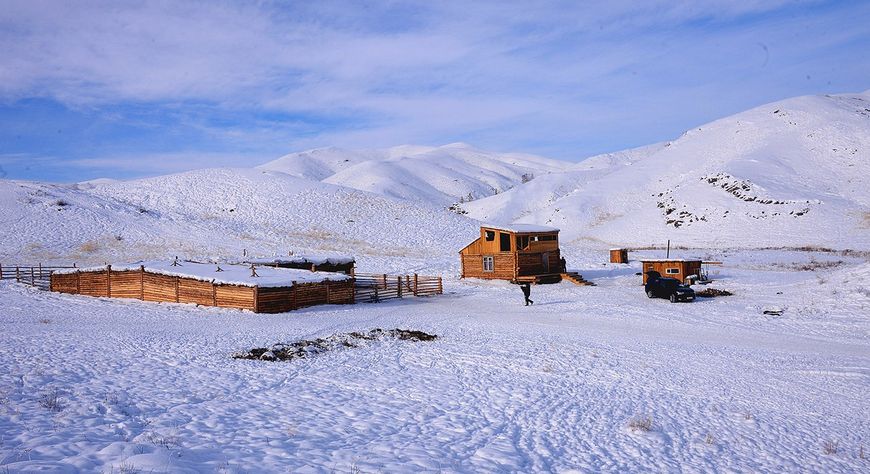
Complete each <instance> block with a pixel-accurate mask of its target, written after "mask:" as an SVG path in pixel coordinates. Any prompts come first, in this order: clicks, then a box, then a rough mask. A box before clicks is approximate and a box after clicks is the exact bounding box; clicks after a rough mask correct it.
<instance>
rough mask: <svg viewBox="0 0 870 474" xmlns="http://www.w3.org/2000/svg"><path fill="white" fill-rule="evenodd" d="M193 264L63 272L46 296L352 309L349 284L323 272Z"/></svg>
mask: <svg viewBox="0 0 870 474" xmlns="http://www.w3.org/2000/svg"><path fill="white" fill-rule="evenodd" d="M254 271H255V272H256V275H253V273H254V272H253V271H252V270H251V268H250V266H247V265H224V264H221V265H217V264H212V263H209V264H206V263H196V262H186V261H185V262H172V263H169V262H149V263H140V264H134V265H116V266H115V267H113V266H112V265H107V266H105V267H95V268H81V269H65V270H59V271H55V272H54V273H52V275H51V285H50V289H51V291H56V292H60V293H69V294H78V295H87V296H99V297H106V298H133V299H138V300H143V301H153V302H172V303H195V304H199V305H203V306H218V307H222V308H236V309H245V310H249V311H254V312H257V313H283V312H285V311H290V310H294V309H298V308H303V307H306V306H314V305H319V304H353V302H354V280H353V278H351V277H349V276H346V275H342V274H338V273H325V272H312V271H310V270H296V269H283V268H269V267H255V269H254Z"/></svg>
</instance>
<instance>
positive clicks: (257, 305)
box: [254, 286, 260, 313]
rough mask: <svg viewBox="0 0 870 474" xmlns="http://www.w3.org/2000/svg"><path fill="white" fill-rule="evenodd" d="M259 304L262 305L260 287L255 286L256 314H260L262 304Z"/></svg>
mask: <svg viewBox="0 0 870 474" xmlns="http://www.w3.org/2000/svg"><path fill="white" fill-rule="evenodd" d="M259 303H260V287H259V286H255V287H254V312H255V313H259V312H260V304H259Z"/></svg>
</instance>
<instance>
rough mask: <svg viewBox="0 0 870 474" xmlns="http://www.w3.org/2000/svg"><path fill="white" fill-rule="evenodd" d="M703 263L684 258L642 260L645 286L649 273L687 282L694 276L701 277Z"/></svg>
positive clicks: (698, 260)
mask: <svg viewBox="0 0 870 474" xmlns="http://www.w3.org/2000/svg"><path fill="white" fill-rule="evenodd" d="M701 263H702V262H701V260H700V259H684V258H671V259H648V260H641V265H642V267H641V268H643V284H644V285H645V284H646V282H647V280H648V279H649V272H657V273H658V274H659V275H661V276H663V277H667V278H676V279H677V280H680V281H681V282H685V281H686V279H687V278H689V277H690V276H692V275H696V276H700V275H701Z"/></svg>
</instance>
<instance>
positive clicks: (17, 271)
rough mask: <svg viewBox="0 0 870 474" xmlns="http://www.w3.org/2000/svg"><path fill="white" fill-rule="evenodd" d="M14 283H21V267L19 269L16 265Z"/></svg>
mask: <svg viewBox="0 0 870 474" xmlns="http://www.w3.org/2000/svg"><path fill="white" fill-rule="evenodd" d="M15 281H17V282H20V281H21V267H19V266H18V265H15Z"/></svg>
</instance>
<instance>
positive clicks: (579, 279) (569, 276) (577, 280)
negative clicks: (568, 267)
mask: <svg viewBox="0 0 870 474" xmlns="http://www.w3.org/2000/svg"><path fill="white" fill-rule="evenodd" d="M561 276H562V279H563V280H568V281H570V282H571V283H573V284H575V285H579V286H595V283H592V282H591V281H587V280H584V279H583V276H582V275H580V274H579V273H577V272H565V273H562V274H561Z"/></svg>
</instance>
